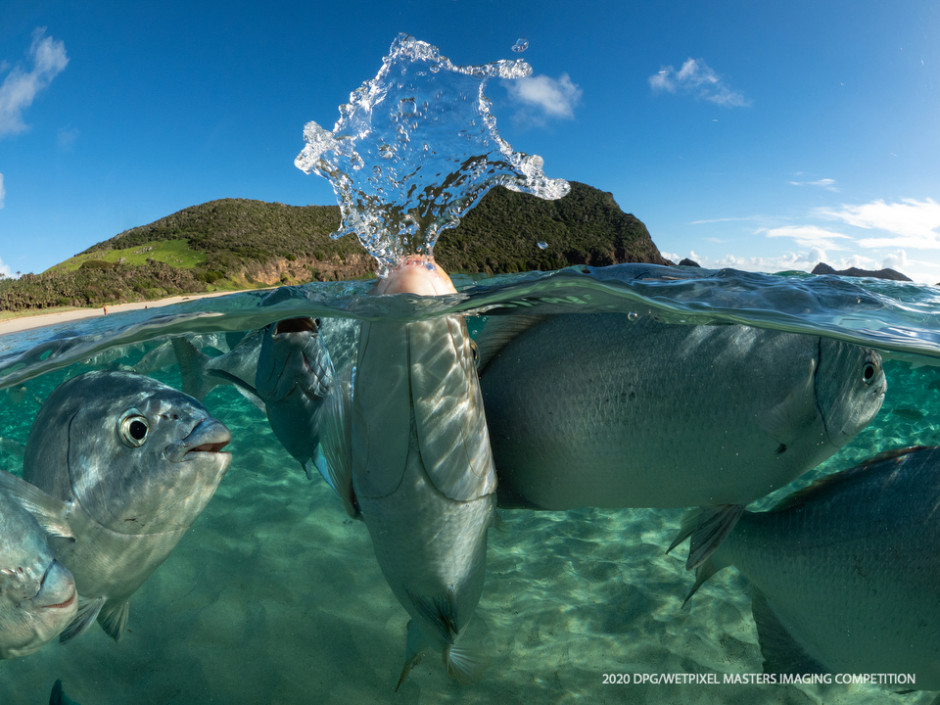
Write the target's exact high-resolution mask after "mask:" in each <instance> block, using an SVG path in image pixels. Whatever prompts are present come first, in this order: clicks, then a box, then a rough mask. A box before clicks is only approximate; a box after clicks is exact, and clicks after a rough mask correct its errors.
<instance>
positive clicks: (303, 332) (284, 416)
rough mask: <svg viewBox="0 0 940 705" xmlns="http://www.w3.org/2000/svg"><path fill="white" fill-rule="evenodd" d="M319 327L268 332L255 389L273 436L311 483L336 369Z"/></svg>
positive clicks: (275, 326) (285, 325) (279, 327)
mask: <svg viewBox="0 0 940 705" xmlns="http://www.w3.org/2000/svg"><path fill="white" fill-rule="evenodd" d="M319 327H320V322H319V320H314V319H312V318H309V317H307V318H289V319H286V320H283V321H278V322H277V323H272V324H271V325H269V326H267V327H266V328H265V329H264V335H263V337H262V341H261V351H260V353H259V355H258V365H257V373H256V375H255V386H254V388H255V391H256V393H257V395H258V397H260V398H261V400H262V401H263V402H264V407H265V411H266V413H267V416H268V422H269V423H270V425H271V430H272V431H274V435H275V436H277V438H278V440H279V441H280V442H281V445H283V446H284V448H285V449H286V450H287V452H288V453H290V454H291V455H292V456H294V458H296V459H297V461H298V462H299V463H300V466H301V467H302V468H303V470H304V472H305V473H307V477H308V478H312V477H313V472H312V469H311V467H312V465H314V464H315V463H316V462H318V451H319V446H320V430H319V427H320V416H319V412H320V407H321V406H322V405H323V399H324V398H325V397H326V395H327V392H329V389H330V384H331V383H332V381H333V363H332V362H331V361H330V354H329V353H328V352H327V349H326V346H325V345H323V342H322V340H321V338H320V336H319V335H318V330H319ZM322 463H323V461H322V460H321V461H319V464H320V465H321V466H322ZM321 472H322V469H321Z"/></svg>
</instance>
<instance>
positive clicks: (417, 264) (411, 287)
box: [375, 255, 457, 296]
mask: <svg viewBox="0 0 940 705" xmlns="http://www.w3.org/2000/svg"><path fill="white" fill-rule="evenodd" d="M375 293H376V294H418V295H420V296H441V295H443V294H456V293H457V289H456V288H455V287H454V284H453V282H452V281H451V280H450V277H449V276H447V272H445V271H444V270H443V269H441V267H440V266H439V265H438V264H437V263H436V262H435V261H434V259H433V258H432V257H425V256H421V255H412V256H410V257H406V258H405V259H403V260H402V261H401V263H400V264H399V265H398V266H397V267H395V269H393V270H392V271H391V272H389V273H388V276H387V277H385V278H384V279H380V280H379V283H378V284H377V285H376V287H375Z"/></svg>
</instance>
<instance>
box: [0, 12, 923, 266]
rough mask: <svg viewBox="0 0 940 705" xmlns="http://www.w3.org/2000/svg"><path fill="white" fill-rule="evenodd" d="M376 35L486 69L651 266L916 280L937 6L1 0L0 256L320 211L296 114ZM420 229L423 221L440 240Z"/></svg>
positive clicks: (347, 73)
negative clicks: (643, 239)
mask: <svg viewBox="0 0 940 705" xmlns="http://www.w3.org/2000/svg"><path fill="white" fill-rule="evenodd" d="M399 32H407V33H409V34H412V35H414V36H415V37H417V38H418V39H422V40H425V41H427V42H430V43H432V44H434V45H436V46H438V47H439V48H440V50H441V52H442V53H443V54H444V55H445V56H447V57H449V58H450V59H451V60H452V61H454V62H455V63H458V64H479V63H486V62H490V61H495V60H497V59H503V58H516V56H517V55H515V54H514V53H513V52H512V51H511V47H512V45H513V44H514V43H515V42H516V40H517V39H518V38H520V37H524V38H525V39H527V40H528V42H529V48H528V50H527V51H526V52H525V53H524V54H522V58H524V59H526V60H527V61H528V62H529V63H530V64H531V65H532V67H533V70H534V76H533V77H532V78H531V79H527V80H526V81H525V82H524V83H514V84H513V83H511V84H508V85H505V84H503V83H501V82H491V83H490V84H489V87H488V90H487V94H488V95H489V96H490V98H492V100H493V103H494V112H495V115H496V118H497V124H498V128H499V131H500V133H501V134H502V135H503V137H504V138H506V139H507V140H508V141H509V142H510V144H512V146H513V147H514V148H515V149H516V150H517V151H523V152H528V153H535V154H539V155H541V156H542V157H543V158H544V160H545V173H546V175H547V176H549V177H553V178H554V177H562V178H567V179H572V180H577V181H583V182H586V183H588V184H591V185H592V186H595V187H597V188H600V189H603V190H605V191H610V192H612V193H613V194H614V197H615V199H616V200H617V202H618V203H619V204H620V206H621V207H622V208H623V209H624V210H625V211H627V212H631V213H634V214H635V215H636V216H637V217H638V218H640V219H641V220H642V221H643V222H644V223H646V225H647V227H648V228H649V230H650V233H651V235H652V237H653V240H654V242H656V244H657V245H658V246H659V248H660V250H662V251H663V253H664V254H666V255H667V256H669V257H672V258H681V257H686V256H689V257H693V258H694V259H696V260H698V261H699V262H700V263H701V264H702V265H704V266H712V267H713V266H734V267H738V268H742V269H752V270H759V271H779V270H782V269H810V268H812V267H813V266H814V265H815V264H816V262H817V261H819V260H825V261H827V262H829V263H830V264H833V265H834V266H836V267H843V266H850V265H856V266H861V267H867V268H880V267H882V266H891V267H894V268H896V269H900V270H901V271H903V272H905V273H907V274H908V275H910V276H911V277H913V278H914V279H915V280H917V281H921V282H925V283H930V284H934V283H937V282H940V3H937V2H935V1H933V0H905V2H902V3H886V2H883V1H881V0H877V1H876V0H853V1H851V2H843V1H840V0H832V1H828V0H827V1H826V2H819V1H818V0H813V1H802V0H800V1H797V2H788V3H764V2H753V0H748V1H746V2H744V1H741V2H656V3H625V2H617V3H613V2H609V3H608V2H604V3H600V2H592V1H591V0H580V1H579V2H577V3H575V2H570V1H569V2H558V1H555V0H539V1H538V2H514V1H513V0H499V2H484V1H480V0H477V1H474V2H468V1H466V0H433V1H429V2H394V3H389V2H355V1H346V2H343V3H332V4H326V3H320V2H304V3H299V2H290V3H283V2H278V1H277V0H269V1H268V2H265V3H240V2H237V1H229V2H224V3H222V2H212V1H208V2H186V3H182V2H177V1H176V0H163V1H162V2H159V3H158V2H92V1H89V2H82V3H77V2H69V1H64V0H60V1H43V0H4V2H3V5H2V7H0V272H2V273H5V274H7V275H14V276H15V274H16V273H17V272H41V271H43V270H45V269H46V268H48V267H50V266H52V265H53V264H55V263H57V262H59V261H61V260H63V259H66V258H68V257H70V256H71V255H73V254H75V253H77V252H79V251H81V250H83V249H85V248H87V247H89V246H91V245H93V244H94V243H96V242H99V241H102V240H106V239H108V238H110V237H112V236H113V235H115V234H117V233H118V232H121V231H123V230H126V229H127V228H131V227H134V226H136V225H142V224H145V223H149V222H151V221H153V220H156V219H158V218H160V217H162V216H165V215H168V214H170V213H173V212H175V211H177V210H180V209H182V208H185V207H188V206H191V205H194V204H197V203H203V202H205V201H209V200H212V199H216V198H225V197H239V198H255V199H262V200H266V201H280V202H282V203H288V204H292V205H307V204H332V203H335V199H334V196H333V193H332V191H331V189H330V187H329V185H328V184H327V183H326V181H324V180H323V179H321V178H320V177H318V176H315V175H306V174H304V173H302V172H301V171H299V170H298V169H297V168H296V167H295V166H294V164H293V160H294V158H295V157H296V156H297V154H298V153H299V152H300V151H301V149H302V148H303V146H304V142H303V139H302V131H303V126H304V124H305V123H306V122H307V121H309V120H316V121H317V122H319V123H321V124H323V125H325V126H328V127H329V126H332V124H333V122H334V121H335V120H336V118H337V117H338V112H337V106H338V105H339V104H341V103H344V102H346V100H347V99H348V96H349V93H350V91H352V90H354V89H355V88H356V87H358V86H359V85H360V84H361V83H362V82H363V81H365V80H367V79H370V78H372V77H373V76H374V75H375V73H376V71H377V70H378V68H379V66H380V63H381V59H382V57H383V56H384V55H385V54H386V53H387V51H388V48H389V45H390V44H391V42H392V41H393V39H394V38H395V36H396V35H397V34H398V33H399ZM443 237H447V235H446V233H445V234H444V235H443Z"/></svg>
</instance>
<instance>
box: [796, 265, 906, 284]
mask: <svg viewBox="0 0 940 705" xmlns="http://www.w3.org/2000/svg"><path fill="white" fill-rule="evenodd" d="M810 274H838V275H839V276H843V277H875V278H876V279H890V280H892V281H896V282H909V281H914V280H913V279H911V278H910V277H909V276H907V275H905V274H901V273H900V272H899V271H897V270H896V269H891V268H890V267H886V268H885V269H878V270H872V269H859V268H858V267H849V268H848V269H843V270H841V271H837V270H835V269H833V268H832V267H830V266H829V265H828V264H826V263H824V262H820V263H819V264H817V265H816V266H815V267H813V271H812V272H810Z"/></svg>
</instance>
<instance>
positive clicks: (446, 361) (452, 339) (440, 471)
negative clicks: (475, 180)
mask: <svg viewBox="0 0 940 705" xmlns="http://www.w3.org/2000/svg"><path fill="white" fill-rule="evenodd" d="M375 293H376V294H417V295H420V296H440V295H445V294H453V293H456V288H455V287H454V285H453V283H452V282H451V280H450V277H448V276H447V273H446V272H444V270H443V269H441V268H440V267H439V266H438V265H437V264H436V263H435V262H434V260H433V259H431V258H427V257H409V258H406V259H405V260H404V261H403V262H402V263H401V264H400V265H399V266H398V267H396V268H395V269H393V270H392V271H391V272H390V273H389V274H388V276H387V277H385V278H384V279H381V280H379V282H378V284H377V286H376V289H375ZM352 419H353V422H352V440H353V444H354V446H356V447H357V453H356V454H355V455H354V460H353V476H354V479H355V483H356V491H357V493H359V494H361V495H363V496H369V497H383V496H387V495H389V494H391V493H392V492H394V491H395V488H397V487H398V485H399V483H400V481H401V473H402V471H403V468H404V465H405V460H404V459H405V458H406V456H408V454H409V453H410V452H411V450H412V449H411V445H412V444H413V443H416V444H417V451H418V453H419V454H420V456H421V459H422V462H423V465H424V468H425V470H426V472H427V473H428V477H429V479H430V480H431V482H432V483H433V484H434V486H435V487H436V488H437V489H438V491H440V492H441V493H442V494H444V495H446V496H447V497H449V498H451V499H454V500H458V501H467V500H470V499H476V498H479V497H481V496H484V495H488V494H490V493H491V492H493V491H495V485H496V476H495V470H494V466H493V459H492V453H491V450H490V443H489V435H488V432H487V427H486V418H485V415H484V411H483V400H482V394H481V392H480V384H479V378H478V376H477V371H476V365H475V361H474V355H473V351H472V348H471V343H470V335H469V333H468V331H467V325H466V322H465V321H464V319H463V318H462V317H461V316H441V317H436V318H428V319H424V320H417V321H412V322H407V323H399V322H393V321H375V322H369V321H366V322H364V323H363V324H362V327H361V329H360V340H359V350H358V357H357V363H356V375H355V393H354V404H353V414H352Z"/></svg>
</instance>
